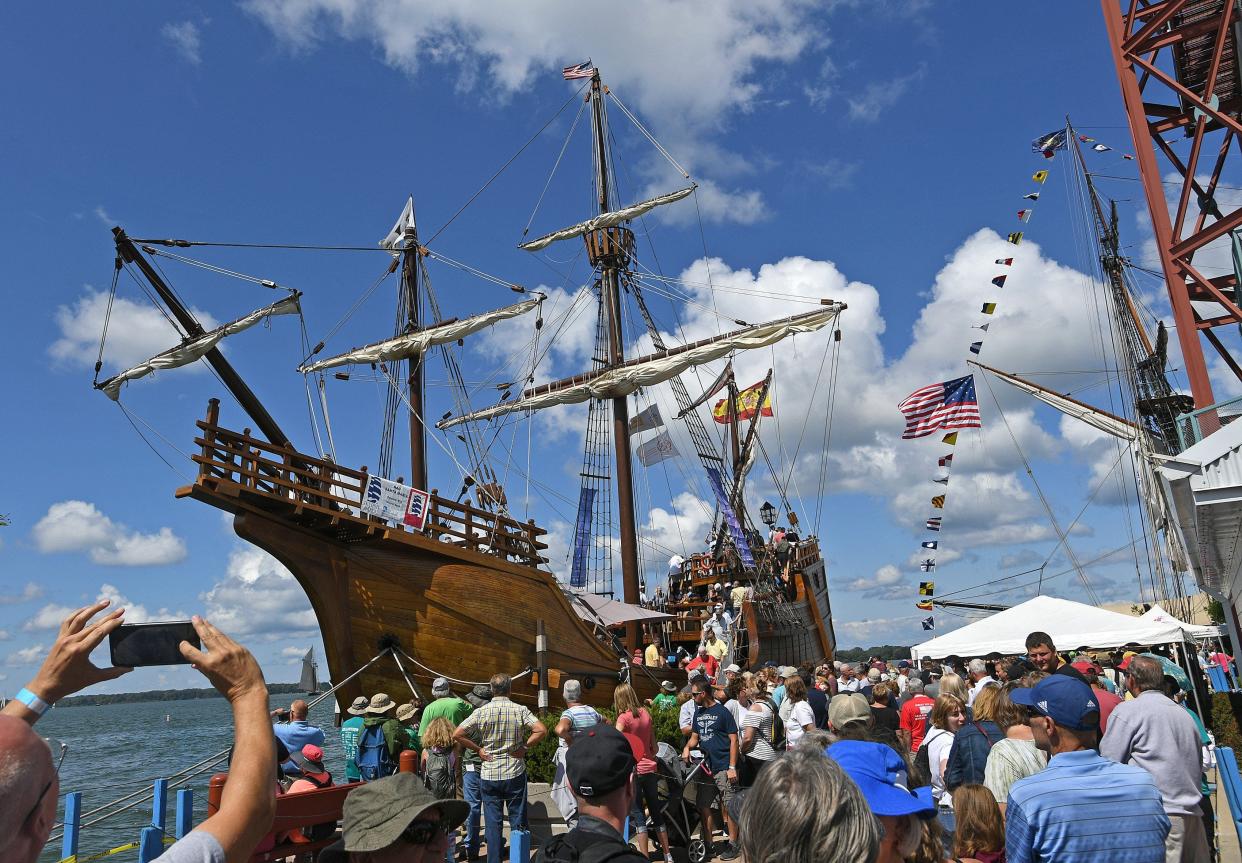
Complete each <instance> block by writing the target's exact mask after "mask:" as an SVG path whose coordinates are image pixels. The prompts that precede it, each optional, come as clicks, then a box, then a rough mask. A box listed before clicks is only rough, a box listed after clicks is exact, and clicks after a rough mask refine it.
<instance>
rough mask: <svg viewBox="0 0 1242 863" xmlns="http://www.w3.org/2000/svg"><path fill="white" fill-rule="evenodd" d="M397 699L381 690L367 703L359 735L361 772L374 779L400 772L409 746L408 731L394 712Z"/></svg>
mask: <svg viewBox="0 0 1242 863" xmlns="http://www.w3.org/2000/svg"><path fill="white" fill-rule="evenodd" d="M396 709H397V702H395V701H393V700H392V699H391V698H389V697H388V695H387V694H386V693H383V692H377V693H376V694H375V695H372V696H371V701H370V702H369V703H368V704H367V712H366V716H365V718H364V719H363V720H362V736H361V737H359V738H358V755H357V758H356V760H357V762H358V772H359V773H360V774H361V775H362V778H363V779H364V780H365V781H367V782H370V781H371V780H373V779H379V778H381V777H384V776H389V775H391V774H393V773H396V772H397V766H398V765H399V764H400V763H401V752H402V750H403V749H405V732H404V731H402V729H401V723H400V722H398V721H397V719H396V717H395V716H393V715H392V713H393V711H395V710H396Z"/></svg>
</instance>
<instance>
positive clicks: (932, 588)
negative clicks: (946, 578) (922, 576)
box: [919, 581, 936, 604]
mask: <svg viewBox="0 0 1242 863" xmlns="http://www.w3.org/2000/svg"><path fill="white" fill-rule="evenodd" d="M935 593H936V582H934V581H920V582H919V596H933V595H935ZM929 604H930V603H929Z"/></svg>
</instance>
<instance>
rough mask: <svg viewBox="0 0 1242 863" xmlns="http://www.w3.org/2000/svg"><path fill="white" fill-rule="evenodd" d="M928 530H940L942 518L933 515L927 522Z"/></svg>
mask: <svg viewBox="0 0 1242 863" xmlns="http://www.w3.org/2000/svg"><path fill="white" fill-rule="evenodd" d="M927 529H928V530H936V531H938V530H940V516H938V515H933V516H932V517H931V518H929V519H928V520H927Z"/></svg>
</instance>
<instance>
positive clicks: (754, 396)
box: [712, 381, 772, 423]
mask: <svg viewBox="0 0 1242 863" xmlns="http://www.w3.org/2000/svg"><path fill="white" fill-rule="evenodd" d="M763 386H764V381H759V383H757V384H753V385H751V386H748V387H747V388H746V389H744V390H741V391H740V392H739V393H738V394H737V418H738V419H739V420H748V419H750V418H751V417H753V416H754V415H755V411H756V410H758V411H759V414H760V416H765V417H770V416H772V393H771V391H770V390H769V392H767V393H766V394H765V395H764V397H763V406H762V408H760V405H759V393H760V392H762V391H763ZM712 419H714V420H715V421H716V422H718V423H728V422H731V421H732V419H733V416H732V412H731V411H730V410H729V400H728V399H721V400H720V401H718V402H716V406H715V407H713V408H712Z"/></svg>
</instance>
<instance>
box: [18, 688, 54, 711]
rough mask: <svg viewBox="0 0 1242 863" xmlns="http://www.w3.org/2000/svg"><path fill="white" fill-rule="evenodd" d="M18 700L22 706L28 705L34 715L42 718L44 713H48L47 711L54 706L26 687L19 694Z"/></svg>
mask: <svg viewBox="0 0 1242 863" xmlns="http://www.w3.org/2000/svg"><path fill="white" fill-rule="evenodd" d="M16 698H17V700H18V701H20V702H21V703H22V704H24V705H26V707H27V708H28V709H29V710H30V711H31V712H32V713H34V714H35V716H42V715H43V714H44V713H47V709H48V708H49V707H51V706H52V705H50V704H48V703H47V702H46V701H44V700H43V699H42V698H40V697H39V696H37V695H35V694H34V693H33V692H31V691H30V690H29V689H26V688H25V687H22V690H21V691H20V692H18V693H17V695H16Z"/></svg>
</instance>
